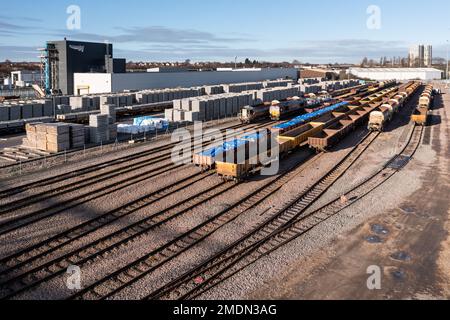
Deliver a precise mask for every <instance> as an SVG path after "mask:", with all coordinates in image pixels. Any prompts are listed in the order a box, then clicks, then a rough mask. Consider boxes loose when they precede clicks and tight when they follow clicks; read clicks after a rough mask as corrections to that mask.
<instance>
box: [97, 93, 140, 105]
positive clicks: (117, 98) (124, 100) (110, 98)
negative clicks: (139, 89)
mask: <svg viewBox="0 0 450 320" xmlns="http://www.w3.org/2000/svg"><path fill="white" fill-rule="evenodd" d="M135 100H136V94H134V93H121V94H112V95H105V96H101V97H100V106H102V105H104V104H113V105H116V106H117V107H129V106H132V105H133V104H134V101H135Z"/></svg>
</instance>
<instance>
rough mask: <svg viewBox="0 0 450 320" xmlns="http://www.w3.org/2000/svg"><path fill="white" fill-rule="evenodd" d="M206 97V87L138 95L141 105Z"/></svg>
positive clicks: (150, 91)
mask: <svg viewBox="0 0 450 320" xmlns="http://www.w3.org/2000/svg"><path fill="white" fill-rule="evenodd" d="M203 95H205V87H193V88H177V89H161V90H143V91H139V92H138V93H137V94H136V100H137V102H138V103H139V104H149V103H159V102H166V101H172V100H176V99H184V98H190V97H198V96H203Z"/></svg>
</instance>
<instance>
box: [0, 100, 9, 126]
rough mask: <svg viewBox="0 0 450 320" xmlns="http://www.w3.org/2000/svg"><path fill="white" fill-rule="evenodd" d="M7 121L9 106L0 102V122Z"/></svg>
mask: <svg viewBox="0 0 450 320" xmlns="http://www.w3.org/2000/svg"><path fill="white" fill-rule="evenodd" d="M2 121H9V107H7V106H5V105H3V104H0V122H2Z"/></svg>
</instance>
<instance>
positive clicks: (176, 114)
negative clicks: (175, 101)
mask: <svg viewBox="0 0 450 320" xmlns="http://www.w3.org/2000/svg"><path fill="white" fill-rule="evenodd" d="M184 113H185V111H184V110H178V109H173V122H183V121H184Z"/></svg>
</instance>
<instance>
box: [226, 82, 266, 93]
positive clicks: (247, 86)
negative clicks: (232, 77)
mask: <svg viewBox="0 0 450 320" xmlns="http://www.w3.org/2000/svg"><path fill="white" fill-rule="evenodd" d="M222 86H223V90H224V91H225V93H239V92H243V91H250V90H260V89H263V87H264V86H263V83H262V82H248V83H233V84H223V85H222Z"/></svg>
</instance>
